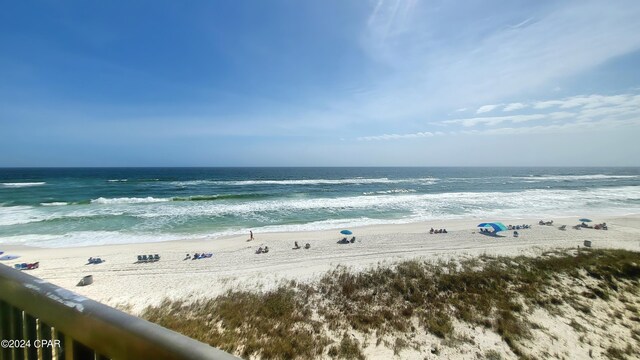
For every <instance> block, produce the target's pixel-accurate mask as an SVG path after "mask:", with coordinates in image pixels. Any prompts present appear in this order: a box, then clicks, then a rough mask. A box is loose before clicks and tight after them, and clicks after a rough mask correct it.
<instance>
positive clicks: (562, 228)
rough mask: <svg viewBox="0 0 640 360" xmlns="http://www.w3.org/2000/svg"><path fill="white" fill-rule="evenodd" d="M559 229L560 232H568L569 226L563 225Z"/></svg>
mask: <svg viewBox="0 0 640 360" xmlns="http://www.w3.org/2000/svg"><path fill="white" fill-rule="evenodd" d="M558 229H560V230H567V225H562V226H560V227H559V228H558Z"/></svg>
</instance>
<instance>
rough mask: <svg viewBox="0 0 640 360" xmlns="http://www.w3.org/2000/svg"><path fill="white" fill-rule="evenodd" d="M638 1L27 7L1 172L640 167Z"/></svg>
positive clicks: (4, 88)
mask: <svg viewBox="0 0 640 360" xmlns="http://www.w3.org/2000/svg"><path fill="white" fill-rule="evenodd" d="M638 19H640V2H639V1H637V0H616V1H590V0H577V1H571V0H563V1H555V0H553V1H547V0H540V1H530V0H523V1H519V0H504V1H498V0H490V1H487V0H478V1H476V0H465V1H458V2H454V1H446V0H442V1H439V0H429V1H426V0H425V1H418V0H375V1H365V0H361V1H344V0H323V1H294V0H286V1H279V0H272V1H248V0H241V1H235V0H228V1H183V2H179V1H160V0H154V1H127V2H124V1H123V2H116V1H99V2H98V1H16V2H5V3H4V4H2V11H0V166H4V167H17V166H640V156H638V155H639V154H640V141H638V138H639V137H640V36H639V35H638V34H640V21H638Z"/></svg>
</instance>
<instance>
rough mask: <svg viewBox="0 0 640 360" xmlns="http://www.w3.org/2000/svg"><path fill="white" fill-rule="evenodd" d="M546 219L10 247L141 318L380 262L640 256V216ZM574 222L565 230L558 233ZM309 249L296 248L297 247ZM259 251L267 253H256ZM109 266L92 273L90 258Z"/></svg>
mask: <svg viewBox="0 0 640 360" xmlns="http://www.w3.org/2000/svg"><path fill="white" fill-rule="evenodd" d="M538 220H539V219H526V220H524V219H512V220H505V221H503V223H504V224H514V225H515V224H533V227H532V228H531V229H527V230H521V231H519V233H520V237H518V238H514V237H513V236H512V232H510V231H509V232H503V233H502V234H504V235H506V236H505V237H489V236H486V235H482V234H480V233H478V232H477V229H476V227H475V226H476V225H477V224H478V222H479V221H478V220H449V221H443V222H438V223H414V224H404V225H384V226H369V227H362V228H355V229H351V230H353V232H354V235H355V236H356V237H357V241H356V243H354V244H346V245H341V244H337V243H336V241H337V240H338V239H339V238H340V235H339V233H338V230H330V231H317V232H291V233H268V234H260V233H256V234H255V236H256V239H255V240H254V241H252V242H247V239H248V234H247V236H245V237H237V236H236V237H228V238H220V239H211V240H197V241H193V240H182V241H171V242H159V243H144V244H128V245H104V246H89V247H77V248H58V249H42V248H33V247H24V246H22V247H11V246H2V245H0V247H2V249H3V250H4V251H5V252H6V253H7V254H19V255H21V257H20V258H19V259H17V260H15V261H3V262H2V263H3V264H5V265H9V266H13V265H14V264H15V263H19V262H20V263H21V262H27V263H30V262H36V261H39V262H40V268H39V269H36V270H31V271H28V273H29V274H31V275H33V276H36V277H40V278H42V279H45V280H47V281H50V282H52V283H54V284H57V285H59V286H62V287H65V288H68V289H71V290H73V291H75V292H77V293H80V294H82V295H85V296H87V297H89V298H92V299H94V300H97V301H100V302H103V303H106V304H108V305H111V306H124V305H129V306H130V308H128V309H127V310H128V311H130V312H132V313H134V314H135V313H138V312H139V311H140V310H142V309H143V308H144V307H145V306H147V305H150V304H157V303H159V302H160V301H161V300H162V299H164V298H171V299H189V298H193V297H213V296H215V295H218V294H220V293H222V292H225V291H227V290H229V289H247V290H265V289H269V288H271V287H273V286H275V285H277V284H278V283H279V282H280V281H285V280H291V279H296V280H303V281H304V280H310V279H313V278H316V277H319V276H321V275H322V274H324V273H325V272H326V271H327V270H330V269H332V268H335V267H336V266H337V265H345V266H348V267H351V268H353V269H354V270H359V269H363V268H367V267H369V266H372V265H375V264H377V263H392V262H396V261H398V260H404V259H411V258H423V259H438V258H456V257H468V256H477V255H480V254H483V253H486V254H496V255H497V254H499V255H520V254H525V255H537V254H540V253H541V252H543V251H545V250H549V249H554V248H570V247H577V246H582V244H583V241H584V240H591V241H592V243H593V247H595V248H599V247H600V248H603V247H607V248H622V249H629V250H635V251H640V215H629V216H625V217H616V218H594V220H595V221H597V222H602V221H606V222H607V224H608V225H609V230H607V231H603V230H593V229H582V230H574V229H572V228H571V225H575V224H577V218H566V219H554V221H555V222H554V226H539V225H537V222H538ZM561 224H567V225H568V226H567V230H566V231H561V230H558V226H559V225H561ZM431 227H434V228H446V229H447V230H448V231H449V233H448V234H434V235H430V234H428V230H429V228H431ZM294 241H298V243H299V244H300V245H301V246H302V245H304V244H305V243H310V244H311V249H310V250H305V249H300V250H292V247H293V242H294ZM260 245H267V246H269V249H270V251H269V253H267V254H255V251H256V249H257V248H258V246H260ZM195 252H200V253H201V252H213V253H214V256H213V257H212V258H210V259H201V260H183V259H184V257H185V255H186V254H187V253H190V254H192V255H193V253H195ZM139 254H140V255H142V254H160V256H161V260H160V261H158V262H154V263H142V264H136V263H135V261H136V255H139ZM91 256H93V257H101V258H102V259H105V260H106V262H105V263H102V264H99V265H86V263H87V259H88V258H89V257H91ZM85 275H93V278H94V283H93V284H92V285H90V286H85V287H77V286H76V284H77V283H78V281H79V280H80V279H81V278H82V277H83V276H85Z"/></svg>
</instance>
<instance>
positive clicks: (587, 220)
mask: <svg viewBox="0 0 640 360" xmlns="http://www.w3.org/2000/svg"><path fill="white" fill-rule="evenodd" d="M578 221H580V222H591V219H587V218H582V219H578Z"/></svg>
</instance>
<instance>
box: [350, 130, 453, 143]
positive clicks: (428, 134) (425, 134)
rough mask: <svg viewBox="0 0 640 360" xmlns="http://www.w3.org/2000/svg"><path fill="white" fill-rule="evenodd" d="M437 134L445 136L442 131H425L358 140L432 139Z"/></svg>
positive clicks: (363, 137) (364, 137)
mask: <svg viewBox="0 0 640 360" xmlns="http://www.w3.org/2000/svg"><path fill="white" fill-rule="evenodd" d="M436 134H437V135H443V133H442V132H440V131H438V132H436V133H432V132H429V131H425V132H417V133H412V134H384V135H379V136H362V137H359V138H357V140H358V141H375V140H398V139H415V138H425V137H432V136H435V135H436Z"/></svg>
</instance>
